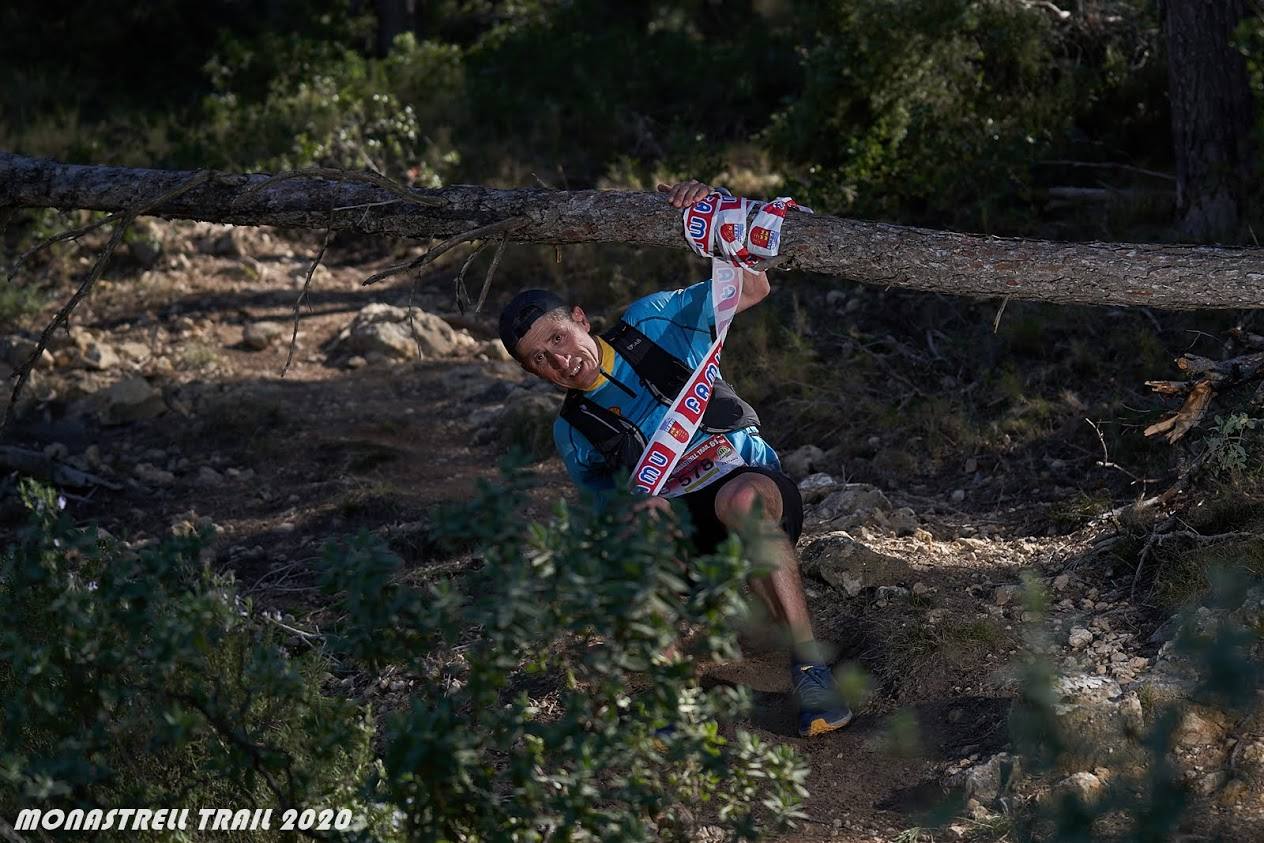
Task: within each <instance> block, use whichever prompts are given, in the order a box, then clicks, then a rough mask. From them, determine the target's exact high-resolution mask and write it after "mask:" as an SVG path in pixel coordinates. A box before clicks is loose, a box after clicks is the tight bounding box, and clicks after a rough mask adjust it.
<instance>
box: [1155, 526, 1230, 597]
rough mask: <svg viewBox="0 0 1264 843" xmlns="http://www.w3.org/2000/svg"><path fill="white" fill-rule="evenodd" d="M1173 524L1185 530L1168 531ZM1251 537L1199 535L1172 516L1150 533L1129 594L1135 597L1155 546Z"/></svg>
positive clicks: (1210, 542) (1216, 542)
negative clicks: (1173, 540) (1187, 541)
mask: <svg viewBox="0 0 1264 843" xmlns="http://www.w3.org/2000/svg"><path fill="white" fill-rule="evenodd" d="M1175 524H1183V525H1184V526H1185V529H1184V530H1172V529H1169V528H1170V527H1172V526H1173V525H1175ZM1252 537H1253V534H1252V533H1248V532H1243V531H1232V532H1228V533H1215V534H1214V535H1204V534H1203V533H1200V532H1198V531H1197V530H1194V529H1191V528H1190V527H1189V525H1188V524H1185V522H1184V521H1182V520H1181V519H1180V518H1178V517H1177V516H1175V515H1173V516H1171V517H1170V518H1168V519H1167V520H1166V521H1164V522H1163V523H1162V524H1160V525H1159V526H1158V527H1156V528H1155V529H1154V531H1153V532H1152V533H1150V536H1149V538H1147V539H1146V543H1145V545H1144V546H1142V548H1141V553H1140V555H1139V556H1138V557H1137V570H1136V571H1134V572H1133V575H1132V592H1131V594H1132V596H1133V597H1136V594H1137V583H1138V582H1140V580H1141V570H1142V568H1143V567H1144V566H1145V563H1146V559H1148V558H1149V556H1150V552H1151V550H1153V549H1154V548H1155V547H1156V546H1157V547H1162V546H1163V544H1164V542H1167V541H1168V540H1169V539H1189V540H1190V541H1192V542H1193V543H1194V544H1197V545H1208V544H1219V543H1221V542H1227V541H1233V540H1234V539H1247V538H1252Z"/></svg>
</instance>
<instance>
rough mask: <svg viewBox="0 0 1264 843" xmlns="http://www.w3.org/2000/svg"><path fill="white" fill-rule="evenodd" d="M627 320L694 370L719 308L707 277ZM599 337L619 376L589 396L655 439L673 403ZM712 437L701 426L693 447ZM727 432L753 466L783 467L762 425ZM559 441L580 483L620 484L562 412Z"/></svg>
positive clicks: (595, 486) (644, 301) (601, 380)
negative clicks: (658, 395)
mask: <svg viewBox="0 0 1264 843" xmlns="http://www.w3.org/2000/svg"><path fill="white" fill-rule="evenodd" d="M623 321H624V322H627V323H628V324H630V325H632V326H633V327H634V328H636V329H637V330H639V331H640V332H641V333H643V334H645V336H647V337H649V338H650V339H651V340H653V341H654V342H656V343H658V344H659V345H660V346H662V347H663V348H664V349H665V350H666V351H668V352H670V353H671V354H673V355H675V356H676V357H678V358H680V359H681V360H683V361H684V362H685V364H686V365H687V366H688V367H689V368H690V369H693V368H694V367H696V366H697V365H698V364H699V363H700V362H702V359H703V357H705V356H706V353H707V350H708V349H709V348H710V346H711V341H712V339H713V337H712V331H713V329H714V328H715V311H714V310H713V308H712V307H711V282H710V281H709V280H707V281H703V282H701V283H698V284H694V285H693V286H692V287H686V288H684V289H683V290H668V291H663V292H659V293H652V294H650V295H648V296H645V297H644V298H641V299H637V300H636V301H634V302H633V303H632V304H631V305H629V306H628V309H627V310H626V311H625V312H624V314H623ZM594 339H596V340H597V347H598V349H599V351H600V354H601V369H602V371H603V372H608V373H610V374H611V375H612V376H613V379H612V378H609V377H606V376H605V374H602V375H599V376H598V378H597V382H596V383H595V384H594V385H593V386H592V387H590V388H589V389H588V390H587V391H586V392H585V395H586V396H587V397H588V398H589V399H591V400H592V401H593V402H594V403H596V404H598V405H600V406H602V407H605V408H607V409H609V410H611V411H612V412H615V413H618V414H619V415H621V416H622V417H623V418H625V419H628V420H629V421H631V422H633V423H634V424H635V425H636V426H637V427H638V428H640V430H641V434H642V435H643V436H644V437H645V441H647V442H648V441H650V439H651V438H653V435H654V431H656V430H657V429H658V425H659V423H660V422H662V420H663V417H664V416H665V415H667V410H668V407H667V405H665V404H660V403H659V402H658V401H656V400H655V399H654V396H653V395H652V394H651V393H650V391H649V390H648V389H647V388H646V387H645V386H644V385H643V384H642V383H641V379H640V377H639V376H638V375H637V374H636V371H635V370H634V369H633V368H632V365H631V364H630V363H628V362H627V361H626V360H624V359H623V357H622V356H621V355H620V354H619V353H618V352H617V351H615V350H614V348H612V347H611V346H610V344H609V343H607V342H606V341H605V340H603V339H601V338H600V337H597V336H594ZM616 381H618V383H616ZM620 384H622V386H624V387H627V388H628V389H629V390H631V391H632V393H633V395H628V393H627V392H625V391H624V389H623V388H622V387H621V386H620ZM710 436H711V434H709V433H706V432H704V431H702V430H701V429H699V430H698V432H697V433H696V434H695V435H694V437H693V439H692V440H691V441H690V443H689V447H690V448H693V447H695V446H696V445H698V444H700V443H701V442H703V441H705V440H706V439H707V438H709V437H710ZM724 436H725V438H727V439H728V440H729V443H730V444H731V445H732V446H733V448H734V449H735V450H736V451H737V453H738V454H740V455H741V456H742V458H743V459H744V460H745V461H746V464H747V465H751V466H762V467H765V468H773V469H777V470H780V469H781V461H780V460H779V459H778V458H777V452H776V451H774V450H773V449H772V446H771V445H769V444H768V443H767V442H765V441H764V440H763V438H762V437H760V435H759V432H758V429H757V428H754V427H747V428H743V429H741V430H734V431H730V432H728V433H725V434H724ZM553 441H554V443H555V444H556V445H557V452H558V454H559V455H561V457H562V461H563V462H564V463H566V470H567V472H568V473H569V474H570V476H571V479H572V480H574V481H575V483H576V484H578V485H579V486H582V487H583V488H586V489H589V490H592V491H594V492H603V491H609V490H611V489H613V488H614V469H612V468H611V467H610V466H609V465H607V464H606V461H605V459H604V458H603V457H602V455H601V453H600V452H599V451H598V450H597V449H596V448H594V447H593V445H592V443H590V442H589V441H588V438H587V437H586V436H584V434H582V433H580V432H579V431H578V430H576V429H575V428H574V426H572V425H571V423H570V422H568V421H566V420H565V419H563V418H561V417H560V416H559V417H558V418H557V420H556V421H555V422H554V423H553ZM625 470H626V469H625ZM720 479H723V478H722V477H721V478H720ZM712 482H714V481H712ZM691 491H692V490H691Z"/></svg>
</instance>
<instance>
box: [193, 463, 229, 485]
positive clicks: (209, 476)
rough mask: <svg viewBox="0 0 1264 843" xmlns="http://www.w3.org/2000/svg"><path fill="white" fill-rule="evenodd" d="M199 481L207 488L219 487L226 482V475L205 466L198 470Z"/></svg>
mask: <svg viewBox="0 0 1264 843" xmlns="http://www.w3.org/2000/svg"><path fill="white" fill-rule="evenodd" d="M197 479H198V482H199V483H202V484H205V485H207V486H218V485H219V484H221V483H223V482H224V475H222V474H220V473H219V472H218V471H216V470H215V469H213V468H211V467H210V466H209V465H204V466H202V467H201V468H199V469H198V473H197Z"/></svg>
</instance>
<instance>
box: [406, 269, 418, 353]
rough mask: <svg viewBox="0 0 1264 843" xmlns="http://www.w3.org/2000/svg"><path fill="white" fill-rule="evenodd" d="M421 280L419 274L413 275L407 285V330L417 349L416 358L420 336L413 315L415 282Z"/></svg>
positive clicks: (415, 292)
mask: <svg viewBox="0 0 1264 843" xmlns="http://www.w3.org/2000/svg"><path fill="white" fill-rule="evenodd" d="M420 280H421V274H420V273H418V274H417V275H414V276H413V283H412V284H409V285H408V332H409V333H410V334H412V337H413V346H415V347H416V349H417V359H418V360H420V359H421V336H420V335H419V334H418V333H417V320H416V319H415V318H414V316H413V312H414V310H415V305H414V300H415V299H416V298H417V282H418V281H420Z"/></svg>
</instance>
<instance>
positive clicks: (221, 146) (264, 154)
mask: <svg viewBox="0 0 1264 843" xmlns="http://www.w3.org/2000/svg"><path fill="white" fill-rule="evenodd" d="M283 43H284V44H286V45H288V47H287V49H288V50H289V54H290V55H292V56H293V61H292V62H291V63H290V64H289V65H288V66H287V65H284V64H282V65H279V66H277V67H276V71H275V75H274V76H272V77H271V78H270V79H268V81H267V85H266V91H265V92H264V93H263V94H262V95H255V94H252V91H251V88H252V85H254V84H257V81H256V80H255V79H254V74H253V73H252V71H253V70H254V68H253V60H254V57H255V55H256V51H255V50H254V49H252V48H251V47H250V46H248V45H247V44H245V43H244V42H238V41H232V40H230V41H228V42H227V43H226V45H225V46H224V47H223V49H222V54H221V55H217V56H216V58H214V59H213V60H212V61H211V62H210V63H209V64H208V66H207V71H208V73H209V74H210V76H211V79H212V81H213V83H214V86H215V93H214V94H212V95H211V96H209V97H207V98H206V100H205V101H204V104H203V105H204V109H203V110H204V121H203V124H202V125H201V126H200V127H198V128H197V129H195V130H194V132H193V140H192V143H193V145H194V146H195V147H197V148H198V149H199V150H200V152H201V157H202V159H203V160H204V163H206V164H210V165H214V166H220V167H232V168H241V167H262V168H265V169H269V170H289V169H295V168H300V167H308V166H325V167H340V168H345V169H353V170H361V169H364V168H366V167H367V168H371V169H373V170H377V171H379V172H382V173H386V174H388V175H391V176H394V177H398V178H407V179H408V180H409V181H410V182H411V183H415V184H419V185H422V186H426V187H437V186H439V185H440V184H441V182H442V179H441V175H442V173H443V172H444V171H445V170H446V169H448V168H450V167H451V165H453V164H455V163H456V161H457V160H458V159H457V156H456V153H455V152H454V151H453V150H452V149H451V148H450V147H449V146H447V144H446V138H447V133H448V130H449V128H450V127H451V125H452V124H453V122H454V121H456V120H458V119H459V115H460V106H459V103H460V101H461V97H462V92H463V84H464V83H463V69H462V59H461V52H460V50H459V49H458V48H456V47H453V46H451V45H443V44H436V43H432V42H423V43H420V44H419V43H418V42H417V41H416V40H415V39H414V38H413V36H412V35H411V34H404V35H401V36H399V38H397V39H396V42H395V46H394V49H393V50H392V51H391V54H390V56H389V57H387V58H386V59H372V58H365V57H364V56H362V55H360V54H358V53H356V52H355V51H353V50H350V49H342V48H337V47H335V46H332V45H314V44H309V43H307V42H301V41H298V42H283ZM277 46H278V48H280V47H281V45H280V44H278V45H277ZM274 60H275V59H274ZM439 120H445V121H446V122H444V123H443V124H442V125H439V124H438V123H437V121H439Z"/></svg>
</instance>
